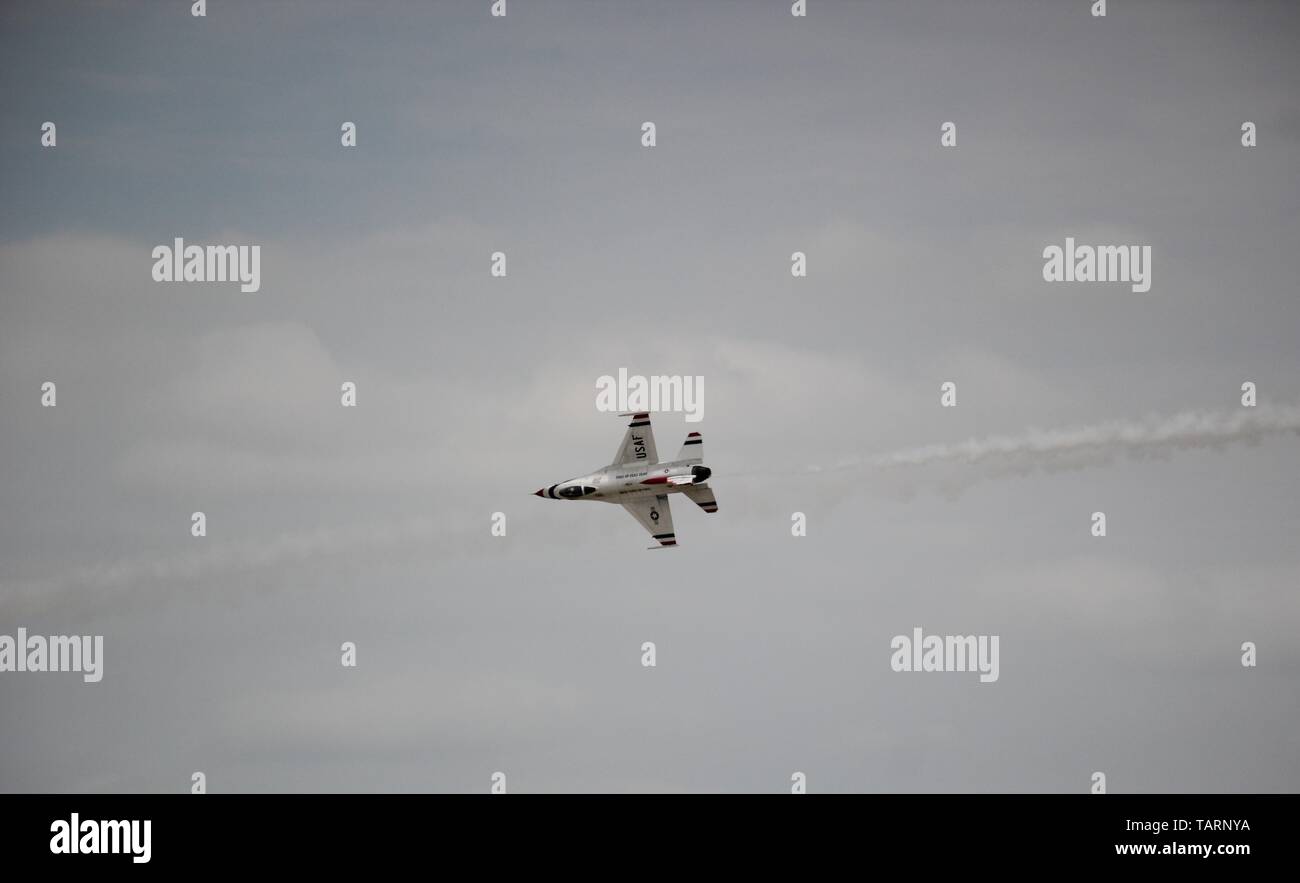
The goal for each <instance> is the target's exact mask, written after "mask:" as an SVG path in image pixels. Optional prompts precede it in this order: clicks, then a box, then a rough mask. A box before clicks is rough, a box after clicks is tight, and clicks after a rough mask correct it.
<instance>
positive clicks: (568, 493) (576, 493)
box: [555, 484, 596, 500]
mask: <svg viewBox="0 0 1300 883" xmlns="http://www.w3.org/2000/svg"><path fill="white" fill-rule="evenodd" d="M595 492H596V489H595V488H594V487H589V486H587V485H577V484H571V485H569V486H568V487H564V488H560V489H559V490H558V491H556V492H555V493H556V495H557V496H560V497H566V498H568V499H570V500H576V499H577V498H578V497H585V496H587V494H594V493H595Z"/></svg>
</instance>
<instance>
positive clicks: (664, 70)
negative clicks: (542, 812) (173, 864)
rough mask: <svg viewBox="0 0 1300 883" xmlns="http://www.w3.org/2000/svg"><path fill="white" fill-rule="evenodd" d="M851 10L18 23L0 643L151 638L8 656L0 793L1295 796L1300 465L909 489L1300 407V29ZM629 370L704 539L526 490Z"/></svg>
mask: <svg viewBox="0 0 1300 883" xmlns="http://www.w3.org/2000/svg"><path fill="white" fill-rule="evenodd" d="M809 5H810V7H811V9H810V12H809V15H808V17H807V18H806V19H802V20H796V19H793V18H792V17H791V16H790V15H789V3H787V2H785V0H775V2H762V3H757V2H734V3H724V2H708V3H685V2H681V3H653V4H649V3H631V2H626V3H624V2H615V3H599V4H597V3H579V2H568V3H566V2H523V0H513V2H510V4H509V15H508V17H507V18H506V19H505V20H495V19H493V18H491V17H490V16H489V15H488V13H487V9H488V6H489V3H488V2H487V0H483V2H474V3H456V4H451V3H434V4H429V3H366V4H360V3H339V2H279V3H244V2H235V0H210V2H209V4H208V7H209V9H208V16H207V18H206V19H195V18H193V17H191V16H190V15H189V4H188V3H170V4H159V3H145V2H141V3H133V2H103V3H97V4H72V3H25V4H24V3H19V4H5V5H4V6H3V7H0V81H2V82H3V83H4V89H3V90H0V175H2V176H3V192H4V194H5V198H4V199H3V200H0V451H3V453H4V460H3V466H0V500H2V501H3V504H2V505H0V633H2V634H11V635H12V634H13V633H14V632H15V630H16V629H17V628H18V627H20V626H22V627H26V628H27V629H28V630H29V631H31V632H39V633H44V634H102V635H104V637H105V656H106V661H105V677H104V679H103V681H102V682H101V683H99V684H96V685H93V686H92V685H87V684H83V683H82V682H81V679H80V678H79V677H77V676H75V675H61V674H35V673H24V674H17V673H8V674H3V675H0V790H3V791H72V790H108V791H178V790H184V789H187V788H188V787H189V781H190V774H191V772H192V771H194V770H202V771H204V772H205V773H206V774H207V776H208V780H209V787H210V789H211V790H212V791H214V792H215V791H252V790H264V791H283V790H307V791H331V790H366V791H369V790H412V791H484V790H486V789H487V787H488V785H489V776H490V775H491V773H492V772H493V771H495V770H503V771H505V772H506V773H507V775H508V777H509V782H510V788H511V790H512V791H544V790H546V791H572V790H599V791H606V790H609V791H629V790H636V791H642V790H646V791H718V790H742V791H781V790H786V789H788V787H789V777H790V774H791V772H793V771H794V770H801V771H804V772H805V773H807V775H808V780H809V788H810V790H813V791H1030V790H1044V791H1083V790H1086V789H1087V788H1088V787H1089V784H1090V782H1089V776H1090V775H1091V774H1092V772H1093V771H1096V770H1102V771H1105V772H1106V774H1107V776H1108V785H1109V788H1110V790H1112V791H1116V792H1119V791H1274V790H1284V791H1295V790H1297V788H1300V726H1298V725H1300V690H1297V688H1296V683H1297V674H1300V640H1297V637H1296V635H1297V633H1298V632H1300V546H1298V545H1297V543H1296V542H1295V538H1296V536H1297V533H1298V532H1300V504H1297V502H1296V500H1297V497H1298V496H1300V469H1297V468H1296V467H1297V454H1298V453H1300V439H1298V438H1297V437H1296V435H1295V434H1294V433H1290V432H1277V433H1268V434H1262V435H1258V436H1254V437H1252V438H1251V439H1249V440H1248V441H1242V442H1236V441H1231V440H1228V441H1220V442H1219V443H1217V444H1215V445H1213V446H1209V447H1195V446H1193V447H1185V448H1178V449H1172V448H1169V449H1166V448H1155V449H1153V450H1142V451H1140V452H1139V453H1140V454H1141V456H1130V455H1128V454H1124V453H1117V452H1115V451H1111V450H1109V449H1105V448H1103V449H1101V450H1096V451H1090V452H1086V453H1087V456H1085V457H1083V458H1082V459H1078V460H1067V461H1058V460H1050V461H1042V460H1025V461H1023V462H1021V461H1017V460H1015V459H1014V458H1013V459H1011V460H1010V461H1008V462H1004V463H1002V464H1001V466H1000V467H999V468H995V469H990V468H988V467H987V465H986V464H982V463H966V462H963V461H961V460H958V461H957V462H940V463H936V464H933V465H932V466H923V467H910V468H907V469H901V470H879V469H875V468H873V467H872V466H871V465H870V464H871V463H872V462H874V461H873V460H872V458H873V457H875V456H876V455H878V454H881V453H887V452H891V451H898V450H904V451H906V450H911V449H914V448H918V447H922V446H928V445H936V444H945V443H960V442H963V441H965V440H967V439H972V438H975V439H980V438H984V437H988V436H1007V437H1012V438H1018V437H1022V436H1025V435H1026V434H1027V433H1030V432H1031V430H1035V429H1037V430H1053V429H1057V428H1070V427H1082V428H1085V430H1086V428H1087V427H1093V426H1097V425H1107V424H1113V423H1114V422H1116V421H1119V422H1122V423H1125V424H1126V425H1127V424H1134V425H1138V424H1143V421H1145V420H1148V419H1151V420H1153V421H1155V422H1156V423H1158V422H1159V421H1160V420H1161V419H1162V415H1166V416H1168V415H1175V414H1179V413H1183V412H1192V413H1195V414H1201V415H1210V417H1209V419H1212V420H1213V419H1218V418H1217V417H1216V416H1215V415H1228V416H1231V415H1232V414H1233V413H1234V412H1236V411H1239V410H1240V405H1239V396H1240V392H1239V389H1240V385H1241V383H1242V382H1243V381H1245V380H1251V381H1254V382H1256V383H1257V384H1258V385H1259V390H1260V400H1261V405H1260V409H1261V411H1263V410H1264V409H1266V408H1276V407H1278V406H1284V407H1285V406H1294V405H1296V404H1297V403H1300V347H1297V346H1296V339H1297V332H1298V331H1300V303H1298V302H1297V298H1298V296H1300V295H1298V292H1297V289H1296V276H1295V270H1294V254H1295V247H1296V243H1297V236H1298V234H1300V215H1298V210H1300V175H1297V174H1296V170H1297V159H1300V107H1298V105H1297V101H1296V96H1297V95H1300V65H1298V63H1297V61H1296V54H1295V51H1294V47H1295V40H1296V37H1297V30H1298V29H1297V25H1298V24H1300V14H1298V13H1297V10H1296V8H1295V6H1294V5H1292V4H1285V3H1278V4H1268V3H1231V4H1230V3H1227V2H1216V3H1142V4H1132V3H1115V2H1112V3H1111V4H1110V7H1111V9H1110V14H1109V15H1108V16H1107V17H1106V18H1104V19H1095V18H1092V17H1091V16H1090V15H1089V14H1088V7H1089V5H1090V4H1089V3H1087V2H1083V0H1079V2H1070V3H1066V2H1061V3H1051V4H1048V3H1038V2H1015V3H1012V2H978V3H974V2H953V3H938V2H916V3H881V4H874V3H872V4H867V3H862V4H858V3H837V2H830V0H810V4H809ZM45 120H52V121H55V122H56V123H57V125H58V146H57V147H56V148H54V149H43V148H41V147H40V145H39V137H40V126H41V123H42V122H44V121H45ZM344 120H351V121H355V122H356V123H357V125H358V129H359V134H358V142H359V146H358V147H357V148H356V149H354V150H345V149H343V148H342V147H340V145H339V126H340V124H341V123H342V122H343V121H344ZM644 120H653V121H655V122H656V124H657V126H658V138H659V143H658V146H657V147H655V148H654V149H653V150H648V149H644V148H642V147H641V146H640V143H639V142H640V125H641V123H642V121H644ZM945 120H952V121H954V122H956V124H957V127H958V146H957V147H956V149H950V150H944V149H941V148H940V147H939V126H940V124H941V123H942V122H943V121H945ZM1245 120H1251V121H1253V122H1255V123H1256V124H1257V126H1258V129H1259V146H1257V147H1255V148H1253V149H1244V148H1242V147H1241V146H1240V141H1239V139H1240V126H1241V123H1242V122H1243V121H1245ZM1067 235H1073V236H1075V237H1076V238H1078V239H1079V240H1080V241H1081V242H1090V243H1095V244H1129V243H1133V244H1147V245H1150V246H1152V249H1153V255H1154V257H1153V263H1154V267H1153V280H1154V282H1153V285H1152V288H1151V291H1150V292H1148V293H1145V294H1135V293H1133V292H1131V291H1130V290H1129V288H1128V286H1125V285H1051V284H1047V283H1044V282H1043V281H1042V275H1041V271H1042V263H1043V261H1042V258H1041V254H1042V250H1043V248H1044V247H1045V246H1047V245H1050V244H1053V243H1055V244H1058V245H1059V244H1062V243H1063V241H1064V237H1066V236H1067ZM177 236H183V237H184V238H185V239H186V240H187V241H189V242H194V243H221V242H239V243H257V244H260V245H261V246H262V289H261V291H260V292H258V293H256V294H241V293H240V292H239V291H238V289H237V288H236V287H227V286H206V285H159V284H155V283H153V282H152V281H151V279H150V269H151V266H152V259H151V257H150V252H151V250H152V248H153V247H154V246H155V245H157V244H160V243H170V242H171V241H172V239H173V238H174V237H177ZM496 250H503V251H506V252H507V253H508V255H509V276H508V278H506V279H493V278H491V277H490V276H489V274H488V258H489V255H490V254H491V253H492V252H493V251H496ZM795 250H802V251H805V252H806V253H807V254H808V260H809V275H808V277H807V278H806V279H794V278H792V277H791V275H790V272H789V258H790V253H791V252H792V251H795ZM620 367H626V368H627V369H628V370H629V371H630V372H632V373H642V374H693V375H694V374H698V375H703V376H704V378H705V387H706V393H705V409H704V418H705V419H704V420H703V421H702V422H701V423H700V424H693V425H691V426H689V427H688V426H687V424H685V423H684V422H683V420H682V416H681V415H680V414H663V415H659V416H657V417H656V421H655V428H656V434H657V436H658V441H659V447H660V450H661V451H663V452H665V453H671V452H673V451H675V450H676V449H677V445H678V443H679V442H680V439H681V436H682V435H683V434H684V433H685V432H686V431H688V429H700V430H701V431H703V432H704V434H705V437H706V445H707V454H708V460H709V463H710V465H711V466H712V467H713V469H714V470H715V478H714V480H713V481H712V484H713V485H714V486H715V488H716V490H717V494H718V497H719V501H720V512H719V513H718V514H717V515H715V516H705V515H704V514H703V513H701V512H700V511H699V510H697V509H696V508H695V507H694V506H690V505H682V504H681V502H675V503H674V518H675V522H676V529H677V533H678V536H679V538H680V541H681V543H682V545H681V547H680V548H679V549H678V550H676V551H675V552H671V553H662V554H660V553H656V554H650V553H648V552H646V551H644V549H645V546H646V542H647V541H646V538H645V536H644V534H643V532H642V531H641V529H640V527H638V526H637V525H636V524H635V522H633V520H632V519H631V518H629V517H627V516H626V515H625V514H623V513H621V512H619V511H618V510H617V509H615V508H613V507H606V506H598V505H581V506H580V505H568V504H561V503H556V502H553V501H542V500H538V499H536V498H534V497H532V496H530V495H529V494H530V492H531V491H532V490H533V489H535V488H536V487H538V486H539V485H542V484H548V483H550V482H553V481H557V480H559V479H561V478H565V477H568V476H571V475H577V474H580V473H582V472H584V471H586V470H589V469H591V468H593V467H597V466H600V465H603V464H604V463H605V462H606V461H607V459H608V458H609V455H610V453H611V451H612V450H613V449H614V447H615V445H616V442H617V441H618V438H619V437H620V435H621V433H622V431H623V421H619V420H618V419H617V418H615V417H612V416H609V415H605V414H600V413H597V412H596V410H595V408H594V384H595V381H596V378H598V377H599V376H601V375H603V374H614V373H616V372H617V371H618V369H619V368H620ZM47 380H51V381H55V382H57V384H58V406H57V408H54V409H48V408H42V407H41V406H40V385H41V383H42V382H44V381H47ZM344 380H354V381H356V382H357V384H358V387H359V393H358V399H359V406H358V407H357V408H356V409H355V410H351V409H343V408H341V407H339V403H338V390H339V384H340V383H341V382H342V381H344ZM947 380H951V381H955V382H956V383H957V384H958V389H959V405H958V407H957V408H954V409H941V408H940V407H939V405H938V388H939V384H940V383H941V382H943V381H947ZM1152 415H1155V416H1154V417H1153V416H1152ZM837 465H839V466H845V467H846V468H840V469H834V468H830V467H834V466H837ZM809 467H820V468H822V469H823V471H822V472H815V471H810V469H809ZM195 510H202V511H204V512H206V513H207V516H208V520H209V535H208V536H207V537H206V538H204V539H194V538H191V537H190V535H189V524H190V522H189V516H190V513H191V512H193V511H195ZM498 510H499V511H504V512H505V513H506V514H507V516H508V519H509V534H508V536H507V537H506V538H493V537H491V536H489V531H488V529H489V517H490V514H491V513H492V512H494V511H498ZM1096 510H1104V511H1105V512H1106V513H1107V515H1108V518H1109V525H1108V526H1109V535H1108V536H1107V537H1106V538H1104V539H1097V538H1094V537H1092V536H1091V535H1090V534H1089V525H1090V522H1089V516H1090V514H1091V513H1092V512H1094V511H1096ZM793 511H802V512H805V513H807V515H808V524H809V528H808V536H807V537H804V538H794V537H791V535H790V513H791V512H793ZM914 626H921V627H923V628H924V629H925V630H926V631H927V633H938V634H997V635H1000V636H1001V644H1000V647H1001V672H1000V678H999V680H998V681H997V682H996V683H993V684H980V683H979V682H978V680H977V677H976V676H975V675H973V674H969V675H968V674H900V673H895V672H893V671H891V670H890V667H889V656H890V650H889V641H890V638H891V637H892V636H893V635H895V634H910V632H911V629H912V628H913V627H914ZM343 641H355V642H356V644H357V646H358V657H359V666H358V667H357V668H356V669H344V668H342V667H341V666H340V665H339V645H340V644H341V643H342V642H343ZM643 641H654V642H656V644H657V646H658V666H657V667H656V668H654V669H644V668H642V667H641V665H640V645H641V643H642V642H643ZM1244 641H1254V642H1256V643H1257V645H1258V647H1259V661H1260V662H1259V666H1258V667H1257V668H1254V669H1247V668H1243V667H1242V666H1241V665H1240V662H1239V657H1240V646H1241V644H1242V643H1243V642H1244Z"/></svg>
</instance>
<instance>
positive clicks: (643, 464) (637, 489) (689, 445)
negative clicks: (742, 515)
mask: <svg viewBox="0 0 1300 883" xmlns="http://www.w3.org/2000/svg"><path fill="white" fill-rule="evenodd" d="M619 416H620V417H631V418H632V422H631V423H629V424H628V425H627V434H626V435H624V436H623V441H622V442H621V443H620V444H619V446H618V451H617V452H616V453H615V454H614V462H613V463H612V464H610V465H609V466H606V467H605V468H604V469H598V470H596V471H595V472H593V473H591V474H590V475H583V476H580V477H579V478H570V479H569V480H568V481H562V482H560V483H558V484H553V485H551V486H550V487H544V488H541V489H540V490H538V491H536V495H537V496H539V497H547V498H549V499H552V500H599V501H600V502H602V503H618V504H619V505H621V506H622V507H623V508H624V509H626V510H627V511H628V512H629V513H631V515H632V517H633V518H635V519H636V520H637V522H638V523H639V524H640V525H641V526H642V527H644V528H645V529H646V530H648V531H649V532H650V536H651V537H652V538H654V539H655V540H658V541H659V545H658V546H651V547H650V548H652V549H656V548H663V547H665V546H675V545H677V535H676V534H675V533H673V510H672V509H671V508H669V506H668V495H669V494H678V493H680V494H685V495H686V496H688V497H690V499H691V500H692V501H693V502H694V503H695V505H697V506H699V507H700V508H701V509H703V510H704V511H705V512H710V513H712V512H717V511H718V501H717V498H715V497H714V496H713V489H712V488H710V487H709V486H708V485H707V484H706V483H705V482H707V481H708V480H709V476H710V475H712V474H713V470H711V469H709V467H707V466H705V465H704V463H703V460H704V437H703V436H701V435H700V434H699V433H698V432H692V433H690V434H688V435H687V436H686V441H684V442H683V443H682V449H681V451H679V452H678V454H677V459H676V460H667V461H665V462H663V463H660V462H659V453H658V451H656V450H655V436H654V432H653V431H652V430H651V428H650V415H649V414H620V415H619Z"/></svg>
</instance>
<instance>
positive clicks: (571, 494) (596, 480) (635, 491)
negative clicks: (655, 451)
mask: <svg viewBox="0 0 1300 883" xmlns="http://www.w3.org/2000/svg"><path fill="white" fill-rule="evenodd" d="M712 474H713V471H712V470H711V469H709V468H708V467H707V466H703V465H701V464H700V462H699V461H698V460H677V461H674V462H671V463H653V464H644V463H619V464H616V465H614V466H606V467H605V468H604V469H601V470H598V471H596V472H593V473H591V474H590V475H582V476H579V477H578V478H570V479H569V480H568V481H561V482H559V483H557V484H553V485H551V486H550V487H544V488H541V489H539V490H537V491H535V492H534V493H535V495H536V496H539V497H549V498H550V499H552V500H599V501H600V502H602V503H621V502H623V501H624V500H628V499H633V498H636V497H645V496H651V497H654V496H658V495H659V494H671V493H680V492H681V491H684V490H686V489H687V488H689V487H692V486H694V485H698V484H704V482H706V481H708V480H709V476H710V475H712Z"/></svg>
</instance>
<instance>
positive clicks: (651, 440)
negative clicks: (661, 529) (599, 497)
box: [612, 413, 659, 533]
mask: <svg viewBox="0 0 1300 883" xmlns="http://www.w3.org/2000/svg"><path fill="white" fill-rule="evenodd" d="M623 416H624V417H631V418H632V422H631V423H629V424H628V425H627V433H626V434H624V436H623V441H622V442H620V443H619V446H618V453H616V454H615V455H614V462H613V464H612V465H614V466H618V465H619V464H621V463H645V464H651V463H658V462H659V452H658V451H656V450H655V434H654V431H653V430H652V429H651V428H650V415H649V414H648V413H641V414H624V415H623ZM652 533H653V531H652Z"/></svg>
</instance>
